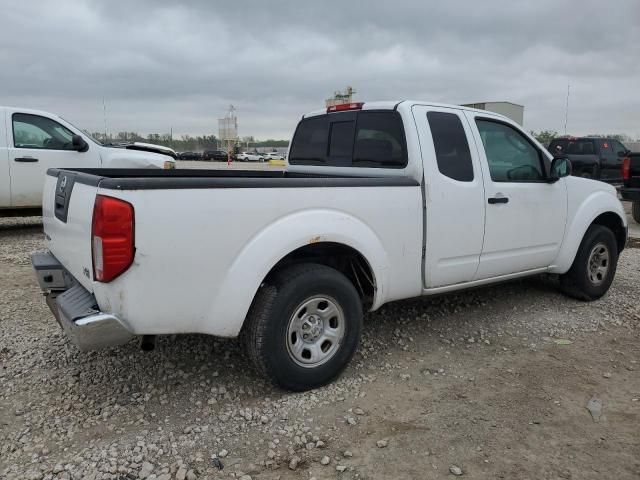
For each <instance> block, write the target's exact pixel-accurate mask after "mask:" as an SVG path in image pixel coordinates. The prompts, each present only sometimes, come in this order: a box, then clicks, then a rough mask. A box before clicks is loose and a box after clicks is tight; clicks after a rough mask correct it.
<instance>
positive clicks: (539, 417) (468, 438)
mask: <svg viewBox="0 0 640 480" xmlns="http://www.w3.org/2000/svg"><path fill="white" fill-rule="evenodd" d="M39 222H40V221H39V219H37V218H33V219H4V220H0V289H1V290H0V291H1V292H2V293H1V294H0V426H1V428H2V435H1V438H0V478H6V479H20V480H23V479H95V480H97V479H119V480H125V479H136V478H140V479H145V478H146V479H149V480H152V479H156V480H170V479H180V480H183V479H215V478H240V479H242V480H248V479H250V478H253V479H276V478H281V479H290V478H291V479H294V478H295V479H311V478H316V479H318V480H319V479H325V478H340V479H356V478H358V479H378V478H379V479H389V478H412V479H414V478H415V479H431V478H434V479H436V478H452V477H454V476H458V475H461V476H463V477H464V478H536V479H557V478H564V479H569V478H573V479H591V478H593V479H602V478H616V479H626V478H629V479H630V478H639V477H640V431H639V429H638V426H639V425H640V400H639V399H640V378H639V377H640V376H639V375H638V370H639V369H640V343H639V342H638V340H639V339H640V328H639V327H640V302H639V299H640V282H639V280H640V249H638V247H639V246H640V245H638V242H636V243H634V244H633V246H634V247H635V248H629V249H627V250H625V251H624V252H623V254H622V256H621V259H620V263H619V267H618V273H617V276H616V280H615V282H614V284H613V286H612V289H611V291H610V293H609V294H608V295H607V296H606V297H605V298H603V299H602V300H600V301H597V302H594V303H581V302H577V301H574V300H570V299H567V298H565V297H564V296H562V295H560V294H559V293H558V292H557V291H556V289H555V285H554V283H553V281H552V280H550V279H541V278H534V279H530V280H525V281H520V282H515V283H510V284H504V285H499V286H494V287H489V288H484V289H479V290H474V291H470V292H466V293H462V294H458V295H448V296H443V297H439V298H431V299H422V300H411V301H403V302H396V303H393V304H390V305H387V306H385V307H383V308H382V309H381V310H379V311H378V312H375V313H370V314H368V315H367V316H366V318H365V334H364V338H363V341H362V344H361V347H360V349H359V351H358V353H357V354H356V357H355V358H354V361H353V362H352V364H351V366H350V367H349V368H348V369H347V371H346V372H345V373H344V375H343V376H342V377H341V378H340V379H339V380H338V381H336V382H335V383H334V384H332V385H330V386H328V387H325V388H322V389H318V390H316V391H313V392H307V393H302V394H290V393H286V392H282V391H278V390H276V389H274V388H273V387H271V386H270V385H269V384H267V383H265V382H264V381H263V379H262V378H260V377H259V376H258V375H257V374H256V373H255V372H254V371H253V370H252V369H251V368H250V367H249V365H248V361H247V359H246V358H245V355H244V353H243V351H242V349H241V348H240V345H239V344H238V343H237V342H236V341H233V340H220V339H215V338H210V337H207V336H202V335H187V336H169V337H163V338H161V339H159V342H158V346H157V348H156V350H155V351H153V352H142V351H140V350H139V348H138V345H137V344H136V343H135V342H132V343H130V344H128V345H125V346H123V347H120V348H116V349H110V350H105V351H100V352H90V353H81V352H79V351H78V350H77V349H76V348H75V347H74V346H73V345H70V344H69V343H68V342H67V340H66V339H65V338H64V336H63V335H62V334H61V332H60V331H59V329H58V327H57V325H56V323H55V321H54V319H53V316H52V315H51V313H50V312H49V311H48V309H47V307H46V306H45V303H44V299H43V298H42V295H41V294H40V292H39V289H38V286H37V284H36V281H35V278H34V277H33V274H32V272H31V269H30V265H29V259H28V254H29V253H30V252H31V251H33V250H37V249H41V248H42V246H43V242H42V239H43V237H42V234H41V228H42V226H41V224H40V223H39ZM588 404H589V406H590V407H591V411H590V410H588V409H587V405H588Z"/></svg>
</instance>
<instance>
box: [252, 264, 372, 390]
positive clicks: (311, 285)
mask: <svg viewBox="0 0 640 480" xmlns="http://www.w3.org/2000/svg"><path fill="white" fill-rule="evenodd" d="M361 330H362V303H361V301H360V297H359V295H358V292H357V291H356V289H355V287H354V286H353V284H352V283H351V282H350V281H349V279H348V278H347V277H345V276H344V275H343V274H342V273H340V272H338V271H337V270H334V269H333V268H330V267H326V266H324V265H318V264H310V263H306V264H299V265H294V266H291V267H289V268H286V269H283V270H281V271H279V272H277V273H276V274H275V275H274V276H273V277H272V278H271V279H269V280H268V281H267V282H265V284H263V286H261V287H260V290H258V293H257V295H256V298H255V299H254V301H253V304H252V305H251V308H250V310H249V313H248V315H247V319H246V322H245V326H244V328H243V332H242V337H244V338H243V339H244V342H245V346H246V349H247V352H248V354H249V357H250V358H251V360H252V361H253V363H254V364H255V366H256V368H257V369H258V370H259V371H260V372H261V373H262V374H264V375H265V376H267V377H268V378H269V379H270V380H271V381H272V382H273V383H274V384H275V385H277V386H279V387H282V388H284V389H287V390H292V391H303V390H309V389H312V388H317V387H320V386H322V385H325V384H327V383H329V382H331V381H332V380H333V379H335V378H336V377H337V376H338V375H339V374H340V373H341V372H342V371H343V370H344V368H345V367H346V366H347V365H348V363H349V361H350V360H351V357H353V354H354V353H355V351H356V348H357V347H358V343H359V340H360V332H361Z"/></svg>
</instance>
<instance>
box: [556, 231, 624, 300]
mask: <svg viewBox="0 0 640 480" xmlns="http://www.w3.org/2000/svg"><path fill="white" fill-rule="evenodd" d="M617 265H618V245H617V243H616V237H615V236H614V234H613V232H612V231H611V230H609V229H608V228H607V227H603V226H602V225H591V226H590V227H589V228H588V229H587V232H586V233H585V235H584V238H583V239H582V243H580V247H579V248H578V253H577V254H576V258H575V259H574V260H573V264H572V265H571V268H570V269H569V271H568V272H567V273H565V274H564V275H561V276H560V286H561V287H562V290H563V291H564V293H565V294H567V295H569V296H570V297H573V298H577V299H578V300H585V301H591V300H597V299H598V298H600V297H602V296H603V295H604V294H605V293H607V291H608V290H609V287H610V286H611V282H613V277H614V276H615V274H616V267H617Z"/></svg>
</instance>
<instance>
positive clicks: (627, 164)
mask: <svg viewBox="0 0 640 480" xmlns="http://www.w3.org/2000/svg"><path fill="white" fill-rule="evenodd" d="M630 178H631V157H624V158H623V159H622V179H623V180H629V179H630Z"/></svg>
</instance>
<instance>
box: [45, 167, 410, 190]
mask: <svg viewBox="0 0 640 480" xmlns="http://www.w3.org/2000/svg"><path fill="white" fill-rule="evenodd" d="M61 171H65V172H74V173H75V183H82V184H85V185H90V186H96V187H100V188H105V189H111V190H162V189H167V190H177V189H204V188H323V187H324V188H327V187H343V188H344V187H417V186H419V185H420V184H419V183H418V182H417V181H416V180H414V179H413V178H409V177H397V176H392V177H347V176H338V175H333V176H330V175H310V174H297V173H288V172H269V171H264V172H263V171H246V170H245V171H237V170H236V171H228V170H187V169H185V170H161V169H157V170H155V169H148V170H146V169H142V170H141V169H136V170H134V169H69V170H62V169H55V168H53V169H49V171H48V172H47V174H48V175H50V176H52V177H58V176H59V175H60V172H61Z"/></svg>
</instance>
